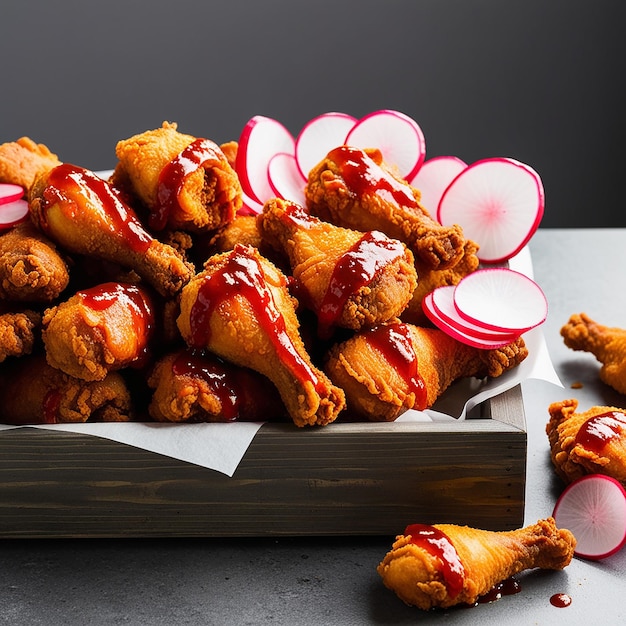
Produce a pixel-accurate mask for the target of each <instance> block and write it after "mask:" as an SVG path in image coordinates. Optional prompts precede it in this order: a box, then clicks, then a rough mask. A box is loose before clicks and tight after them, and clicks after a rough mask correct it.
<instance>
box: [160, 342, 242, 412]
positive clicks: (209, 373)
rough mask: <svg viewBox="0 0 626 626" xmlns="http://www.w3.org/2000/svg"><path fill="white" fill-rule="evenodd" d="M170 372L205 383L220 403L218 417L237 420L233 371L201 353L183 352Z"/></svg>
mask: <svg viewBox="0 0 626 626" xmlns="http://www.w3.org/2000/svg"><path fill="white" fill-rule="evenodd" d="M172 371H173V372H174V374H176V375H177V376H190V377H192V378H196V379H199V380H203V381H205V382H206V384H207V385H208V386H209V388H210V389H211V393H213V394H214V395H215V396H216V397H217V398H218V400H219V402H220V405H221V412H220V416H221V417H223V418H224V419H226V420H227V421H229V422H232V421H234V420H236V419H237V418H239V416H240V398H241V389H240V388H239V387H240V385H239V384H238V382H237V380H236V376H235V373H234V370H232V369H231V368H229V367H228V366H227V365H226V364H225V363H223V362H221V361H217V360H212V359H211V360H209V359H207V358H204V357H203V356H202V352H198V351H195V350H183V351H181V352H180V354H178V355H177V356H176V358H175V359H174V363H173V364H172Z"/></svg>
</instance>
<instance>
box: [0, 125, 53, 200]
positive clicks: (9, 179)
mask: <svg viewBox="0 0 626 626" xmlns="http://www.w3.org/2000/svg"><path fill="white" fill-rule="evenodd" d="M60 164H61V161H59V158H58V157H57V155H56V154H52V152H50V150H49V149H48V148H47V147H46V146H45V145H43V144H41V143H35V142H34V141H33V140H32V139H30V138H28V137H21V138H20V139H18V140H17V141H11V142H9V143H3V144H2V145H0V183H13V184H14V185H21V186H22V187H24V189H27V190H28V189H29V188H30V186H31V185H32V184H33V181H34V180H35V178H36V177H37V176H38V175H39V174H42V173H43V172H47V171H48V170H50V169H52V168H53V167H56V166H57V165H60Z"/></svg>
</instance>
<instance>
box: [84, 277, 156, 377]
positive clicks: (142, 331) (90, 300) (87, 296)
mask: <svg viewBox="0 0 626 626" xmlns="http://www.w3.org/2000/svg"><path fill="white" fill-rule="evenodd" d="M76 295H77V296H78V297H79V298H80V299H81V300H82V301H83V303H84V304H85V306H87V307H89V308H90V309H92V310H93V311H106V309H108V308H109V307H110V306H112V305H113V304H114V303H120V304H121V305H122V306H123V307H124V308H125V309H128V310H129V311H130V313H131V316H132V320H133V328H132V332H133V334H134V336H135V337H136V338H137V345H139V346H140V347H141V348H142V349H141V354H140V355H138V356H137V358H136V359H135V360H134V362H133V364H134V365H136V366H138V367H141V366H142V365H144V364H145V361H146V359H147V356H148V341H149V339H150V335H151V334H152V329H153V328H154V312H153V311H152V306H151V304H150V301H149V299H148V297H147V296H146V295H145V293H144V292H143V291H142V290H141V289H139V287H137V286H135V285H125V284H122V283H103V284H101V285H96V286H95V287H91V288H90V289H85V290H83V291H78V292H76ZM102 331H103V333H105V334H106V328H103V329H102Z"/></svg>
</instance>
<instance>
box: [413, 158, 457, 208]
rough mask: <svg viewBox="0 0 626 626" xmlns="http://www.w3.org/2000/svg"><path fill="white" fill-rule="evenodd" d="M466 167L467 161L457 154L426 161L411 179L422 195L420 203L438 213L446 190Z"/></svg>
mask: <svg viewBox="0 0 626 626" xmlns="http://www.w3.org/2000/svg"><path fill="white" fill-rule="evenodd" d="M466 167H467V163H465V161H463V160H461V159H459V158H458V157H455V156H439V157H433V158H432V159H428V161H424V164H423V165H422V167H420V168H419V170H418V171H417V174H416V175H415V176H414V177H413V178H412V179H411V180H409V183H410V184H411V186H412V187H415V188H416V189H419V191H420V193H421V195H422V199H421V201H420V204H421V205H422V206H423V207H425V208H426V210H427V211H428V212H429V213H430V214H431V215H432V216H433V217H434V216H435V215H436V214H437V209H438V207H439V201H440V200H441V197H442V196H443V193H444V191H445V190H446V189H447V188H448V186H449V185H450V183H451V182H452V181H453V180H454V179H455V178H456V177H457V176H458V175H459V174H460V173H461V172H462V171H463V170H464V169H465V168H466Z"/></svg>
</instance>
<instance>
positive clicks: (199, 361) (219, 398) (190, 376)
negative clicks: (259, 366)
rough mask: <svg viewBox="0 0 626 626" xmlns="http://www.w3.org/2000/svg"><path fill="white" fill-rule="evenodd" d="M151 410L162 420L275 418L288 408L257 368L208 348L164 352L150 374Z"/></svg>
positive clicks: (208, 420)
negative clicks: (203, 349) (246, 366)
mask: <svg viewBox="0 0 626 626" xmlns="http://www.w3.org/2000/svg"><path fill="white" fill-rule="evenodd" d="M148 385H149V386H150V388H151V389H153V390H154V391H153V394H152V398H151V400H150V405H149V407H148V411H149V413H150V416H151V417H152V418H153V419H155V420H157V421H159V422H232V421H276V420H277V419H279V418H280V417H283V418H286V417H287V413H286V411H285V409H284V408H283V406H282V401H281V399H280V396H279V395H278V392H277V391H276V387H274V385H273V384H272V383H271V382H270V381H269V380H268V379H267V378H265V377H264V376H261V375H260V374H258V373H257V372H254V371H253V370H250V369H246V368H242V367H237V366H236V365H233V364H232V363H227V362H225V361H223V360H222V359H219V358H218V357H216V356H215V355H212V354H210V353H208V352H205V351H200V350H191V349H189V348H187V349H185V348H182V349H180V350H177V351H175V352H172V353H170V354H167V355H166V356H164V357H162V358H161V359H160V360H159V361H158V362H157V363H156V365H155V366H154V369H153V371H152V373H151V374H150V377H149V379H148Z"/></svg>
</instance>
